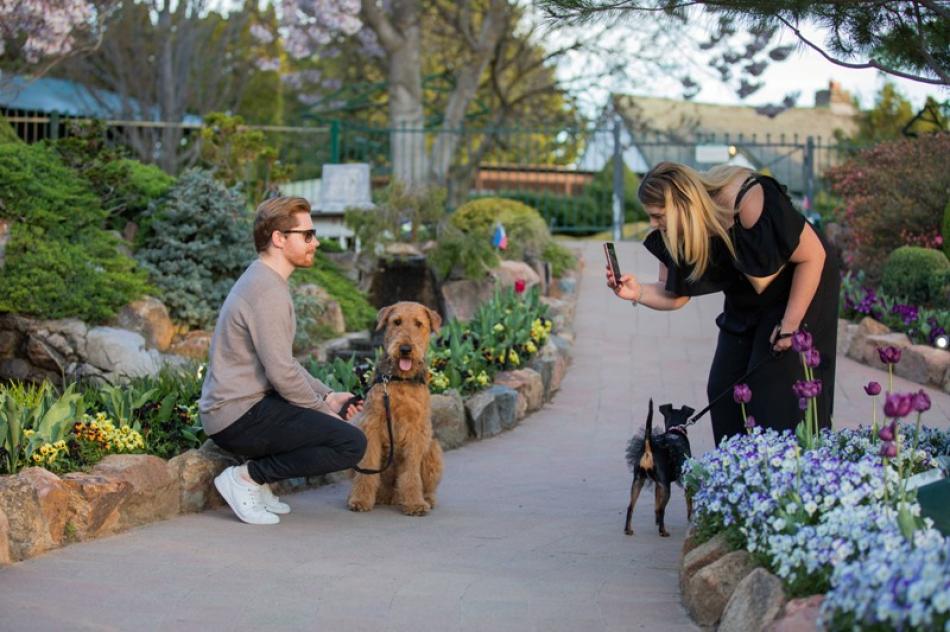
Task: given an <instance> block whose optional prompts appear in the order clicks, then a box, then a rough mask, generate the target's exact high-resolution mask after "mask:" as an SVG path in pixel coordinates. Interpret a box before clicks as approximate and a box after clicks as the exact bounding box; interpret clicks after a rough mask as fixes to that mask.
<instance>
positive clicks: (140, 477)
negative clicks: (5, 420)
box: [0, 275, 576, 564]
mask: <svg viewBox="0 0 950 632" xmlns="http://www.w3.org/2000/svg"><path fill="white" fill-rule="evenodd" d="M568 276H569V277H570V280H566V281H565V282H564V283H562V284H561V287H562V288H567V290H565V291H564V293H563V294H562V297H561V299H559V300H558V301H557V303H554V302H550V301H548V302H549V303H550V304H551V306H553V307H547V306H546V309H550V310H551V311H550V312H547V313H550V315H551V316H552V320H550V322H551V323H552V324H553V322H555V320H556V321H557V322H559V323H560V326H561V327H563V333H564V337H560V336H557V335H550V334H549V332H550V326H549V328H548V329H547V331H545V332H543V334H544V335H543V344H542V346H541V348H540V349H537V350H536V353H534V354H532V355H533V356H534V357H532V358H531V359H530V360H528V359H527V355H525V360H524V361H523V362H522V361H518V362H513V361H512V356H511V354H510V352H511V351H512V349H513V348H521V347H511V345H522V346H524V345H527V344H528V343H529V342H530V341H532V340H537V338H533V337H532V334H539V333H540V332H539V331H538V330H537V323H536V322H535V323H534V328H533V329H532V328H531V327H529V328H528V330H527V332H521V331H520V330H519V331H517V332H516V331H512V332H511V334H512V336H513V337H510V338H504V337H503V339H504V340H506V341H507V342H508V343H510V345H509V346H508V347H505V353H504V356H505V357H504V361H502V362H499V360H498V358H495V363H494V370H492V371H491V377H490V379H488V382H487V383H485V384H482V380H480V379H479V377H480V375H481V374H482V373H483V372H484V369H483V368H480V367H479V365H478V364H473V366H472V370H471V371H469V372H467V373H465V372H462V373H459V374H458V375H456V376H454V377H452V378H446V379H445V380H444V381H443V384H442V386H440V387H438V388H434V389H433V390H437V391H440V392H437V393H434V394H433V396H432V423H433V429H434V432H435V435H436V437H437V438H438V439H439V441H440V443H441V444H442V446H443V448H444V449H447V450H448V449H453V448H456V447H459V446H460V445H462V444H463V443H465V442H466V441H468V440H473V439H474V440H477V439H483V438H487V437H491V436H494V435H497V434H499V433H500V432H502V431H504V430H507V429H511V428H513V427H515V426H516V425H517V424H518V423H519V421H520V420H521V419H523V418H524V417H525V416H526V415H527V414H529V413H530V412H532V411H534V410H537V409H539V408H540V407H541V406H542V405H543V403H544V402H545V401H547V400H549V399H550V398H551V397H552V396H553V395H554V393H555V392H556V391H557V390H558V388H559V386H560V382H561V379H562V378H563V376H564V373H565V371H566V367H567V364H568V362H569V359H570V347H571V341H572V339H573V337H572V336H571V335H570V329H569V328H570V320H571V318H572V317H573V311H574V310H573V306H574V301H576V293H575V292H574V291H573V290H574V288H575V283H574V278H575V277H574V276H573V275H568ZM568 290H569V291H568ZM525 299H526V300H528V297H525ZM533 300H541V301H546V300H547V299H537V298H535V299H533ZM512 311H517V310H512ZM496 316H497V315H496ZM505 316H510V314H505ZM499 323H507V324H510V323H509V321H506V320H504V319H502V320H501V321H499ZM499 323H496V324H499ZM512 329H514V327H512ZM495 333H500V332H495ZM522 335H523V339H522ZM500 348H501V347H499V349H500ZM523 353H524V352H523ZM498 355H501V354H500V353H499V354H498ZM434 361H438V358H434ZM338 362H341V361H339V360H338ZM350 368H351V369H352V367H350ZM486 375H487V374H486ZM200 377H201V374H200V373H198V374H197V375H194V376H193V380H192V381H191V386H192V392H190V394H189V395H188V398H189V399H190V400H191V405H190V406H183V403H182V402H178V401H177V399H169V400H168V401H165V400H164V399H163V400H162V401H161V403H158V402H156V403H154V404H148V403H147V402H132V401H128V397H130V396H131V394H130V393H131V392H130V391H129V390H125V391H123V390H122V389H121V388H120V389H114V390H113V391H111V394H110V395H109V396H108V397H106V398H105V399H107V400H109V401H111V402H112V404H110V405H111V408H109V410H110V415H109V416H106V415H105V414H104V413H103V414H101V416H100V417H96V416H91V417H90V418H89V419H86V421H85V422H83V423H84V425H83V427H82V429H81V431H82V432H83V433H87V434H83V436H82V437H79V439H80V440H81V441H80V442H82V441H85V443H84V444H83V445H85V447H84V449H86V450H89V449H93V448H95V447H96V446H99V447H98V448H96V449H102V448H103V446H105V443H104V442H111V443H114V442H115V441H116V440H121V441H122V442H124V443H123V444H122V445H123V446H124V448H123V449H125V448H127V450H126V451H127V452H129V453H122V454H115V453H112V454H108V455H106V456H105V457H104V458H101V460H97V461H96V462H95V464H94V465H92V466H91V467H88V468H87V471H64V469H67V470H68V468H69V464H70V463H71V461H70V459H72V458H74V457H75V450H67V449H66V446H65V442H62V443H60V442H43V443H34V444H33V448H36V449H35V450H32V451H31V452H30V455H29V458H28V461H29V462H30V463H33V464H35V465H34V466H32V467H27V468H25V469H22V470H21V471H20V472H19V473H18V474H15V475H8V476H0V564H9V563H12V562H17V561H20V560H24V559H28V558H30V557H34V556H36V555H39V554H42V553H44V552H46V551H49V550H52V549H55V548H58V547H61V546H64V545H66V544H69V543H71V542H77V541H84V540H90V539H95V538H99V537H103V536H107V535H111V534H114V533H117V532H120V531H123V530H126V529H129V528H131V527H135V526H138V525H142V524H147V523H149V522H154V521H157V520H164V519H167V518H170V517H172V516H175V515H177V514H182V513H190V512H198V511H203V510H205V509H208V508H213V507H217V506H220V505H222V504H223V502H222V501H221V499H220V497H219V496H218V494H217V492H216V491H214V490H213V480H214V477H215V476H216V475H217V474H218V473H220V472H221V471H222V470H223V469H224V468H225V467H227V466H228V465H232V464H235V463H237V462H238V460H237V458H236V457H234V456H233V455H230V454H228V453H225V452H223V451H221V450H220V449H218V448H217V447H216V446H215V445H214V443H213V442H212V441H210V440H205V441H204V443H201V441H200V438H201V434H200V425H198V424H197V417H196V413H195V410H194V402H193V400H194V399H195V398H196V397H197V393H196V392H194V388H193V387H195V386H198V387H200ZM453 380H454V381H455V382H454V383H453ZM331 386H332V385H331ZM453 386H456V387H457V388H453ZM486 386H487V388H485V387H486ZM67 394H68V393H67ZM154 394H155V393H152V394H151V395H154ZM123 397H125V399H123ZM57 401H60V400H57ZM69 401H72V400H69V399H67V400H66V404H67V405H66V407H65V410H58V411H57V405H55V403H54V405H52V406H46V407H45V408H43V410H44V411H45V412H44V414H43V415H42V416H43V418H44V419H46V420H47V421H48V422H49V423H50V424H55V423H65V422H66V421H67V420H70V419H71V415H70V412H72V413H73V414H75V410H72V411H70V409H69V406H68V403H69ZM149 401H151V400H149ZM47 403H49V402H47ZM143 406H157V407H160V408H162V409H163V410H164V409H165V408H167V410H168V412H169V415H168V416H167V419H169V420H171V421H173V422H174V427H175V428H177V431H178V432H179V433H184V434H183V436H180V437H177V443H176V444H175V445H188V443H189V442H192V444H193V445H194V446H195V447H192V448H191V449H187V450H186V451H184V452H183V453H181V454H177V455H174V456H172V455H171V454H169V456H171V458H169V459H168V460H166V459H164V458H160V457H159V456H156V455H154V454H141V453H134V452H141V451H142V450H141V449H142V446H143V445H144V444H145V443H146V442H148V443H149V445H150V446H151V445H153V441H154V440H155V439H156V437H155V436H149V435H148V434H147V433H148V432H155V430H156V428H155V426H154V425H153V426H149V427H143V426H142V425H141V424H138V425H137V426H136V425H135V424H132V423H128V422H129V420H130V419H131V418H132V414H133V411H134V410H138V409H140V408H142V407H143ZM51 411H52V412H51ZM153 412H154V411H153ZM171 413H174V414H175V415H177V417H175V418H174V419H172V417H171ZM24 414H27V415H29V414H31V413H30V412H29V411H26V412H24ZM122 415H125V420H126V423H124V424H123V423H116V424H112V423H111V421H110V418H115V419H118V418H119V417H121V416H122ZM93 423H95V425H93ZM9 429H10V426H7V428H6V429H5V430H6V431H7V432H8V431H9ZM166 430H167V429H166ZM39 432H40V433H43V432H46V430H40V431H39ZM73 432H76V430H75V429H74V431H73ZM0 435H5V432H0ZM87 435H88V436H87ZM143 435H144V436H145V438H143ZM35 436H38V435H35ZM163 436H164V435H163ZM27 440H32V436H31V437H27ZM163 445H166V448H167V450H168V451H170V452H175V450H174V448H173V446H172V445H171V444H167V443H166V444H163ZM199 446H200V447H199ZM109 449H114V448H112V447H110V448H109ZM5 456H6V457H9V455H8V454H7V455H5ZM93 456H95V455H93ZM60 459H63V460H60ZM39 465H46V466H47V467H50V468H52V469H54V470H56V471H58V472H61V475H57V474H56V473H53V472H51V471H49V470H48V469H44V467H39ZM346 476H347V475H346V473H339V472H338V473H335V474H332V475H328V476H322V477H315V478H310V479H291V480H287V481H282V482H281V483H279V484H278V485H276V486H275V490H274V491H275V493H277V494H287V493H290V492H294V491H298V490H301V489H307V488H311V487H315V486H320V485H324V484H327V483H328V482H337V481H340V480H342V479H344V478H345V477H346Z"/></svg>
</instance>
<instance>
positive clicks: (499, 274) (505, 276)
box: [490, 260, 541, 290]
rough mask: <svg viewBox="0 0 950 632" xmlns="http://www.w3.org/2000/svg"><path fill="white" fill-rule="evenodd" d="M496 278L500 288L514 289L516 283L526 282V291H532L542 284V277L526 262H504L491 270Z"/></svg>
mask: <svg viewBox="0 0 950 632" xmlns="http://www.w3.org/2000/svg"><path fill="white" fill-rule="evenodd" d="M490 274H491V275H492V276H493V277H495V280H496V281H497V284H498V287H501V288H509V287H514V286H515V282H516V281H524V284H525V289H526V290H527V289H530V288H532V287H534V286H535V285H538V284H539V283H540V282H541V277H540V276H538V273H537V272H535V271H534V268H532V267H531V266H530V265H528V264H527V263H525V262H524V261H508V260H503V261H502V262H501V263H500V264H498V266H496V267H494V268H492V269H491V270H490Z"/></svg>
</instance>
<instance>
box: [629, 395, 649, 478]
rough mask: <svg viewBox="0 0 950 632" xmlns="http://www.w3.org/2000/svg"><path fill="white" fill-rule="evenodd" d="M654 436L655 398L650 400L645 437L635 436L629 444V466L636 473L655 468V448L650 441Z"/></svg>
mask: <svg viewBox="0 0 950 632" xmlns="http://www.w3.org/2000/svg"><path fill="white" fill-rule="evenodd" d="M652 436H653V398H652V397H651V398H650V409H649V412H648V413H647V425H646V427H645V428H644V430H643V436H642V437H641V436H639V435H634V437H633V438H632V439H630V443H628V444H627V465H629V466H630V469H631V470H632V471H634V472H636V471H637V468H638V467H642V468H643V469H645V470H649V469H652V468H653V446H652V444H651V443H650V439H651V438H652Z"/></svg>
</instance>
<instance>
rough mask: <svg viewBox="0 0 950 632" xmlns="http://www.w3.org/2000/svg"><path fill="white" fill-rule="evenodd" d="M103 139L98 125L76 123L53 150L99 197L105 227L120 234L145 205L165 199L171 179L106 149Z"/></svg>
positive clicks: (104, 135) (137, 218) (136, 219)
mask: <svg viewBox="0 0 950 632" xmlns="http://www.w3.org/2000/svg"><path fill="white" fill-rule="evenodd" d="M107 137H108V134H107V130H106V127H105V124H104V123H102V122H101V121H93V122H84V123H82V124H78V123H77V124H74V125H73V127H72V129H71V130H70V134H69V136H67V137H65V138H63V139H61V140H58V141H56V142H55V143H53V147H54V148H55V149H56V153H58V154H59V157H60V158H61V159H62V161H63V163H64V164H65V165H66V166H68V167H69V168H71V169H73V170H74V171H75V172H76V173H78V174H79V175H80V176H82V178H83V179H84V180H86V182H87V183H88V185H89V188H90V189H91V190H92V191H93V192H94V193H95V194H96V195H97V196H98V197H99V200H100V206H101V207H102V208H103V209H104V210H105V212H106V214H107V216H108V217H107V219H106V226H107V227H108V228H113V229H116V230H123V229H124V228H125V225H126V223H128V222H139V221H140V216H141V214H142V213H143V212H144V211H145V210H146V209H147V208H148V205H149V203H150V202H151V201H152V200H155V199H158V198H161V197H162V196H163V195H165V194H166V193H167V192H168V190H169V189H170V188H171V187H172V185H173V184H174V183H175V179H174V178H173V177H172V176H170V175H168V174H166V173H165V172H164V171H162V170H161V169H159V168H158V167H156V166H155V165H146V164H143V163H141V162H138V161H137V160H131V159H129V158H126V157H125V152H123V151H122V150H120V149H116V148H115V147H113V146H111V145H109V143H108V142H107Z"/></svg>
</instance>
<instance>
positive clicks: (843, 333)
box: [837, 316, 950, 393]
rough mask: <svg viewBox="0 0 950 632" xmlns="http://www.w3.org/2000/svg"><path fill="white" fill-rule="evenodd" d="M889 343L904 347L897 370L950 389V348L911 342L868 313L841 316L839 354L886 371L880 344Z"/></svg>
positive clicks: (921, 381)
mask: <svg viewBox="0 0 950 632" xmlns="http://www.w3.org/2000/svg"><path fill="white" fill-rule="evenodd" d="M886 346H894V347H898V348H900V349H901V361H900V362H898V363H897V364H895V365H894V373H895V374H897V375H898V376H900V377H902V378H905V379H907V380H910V381H911V382H916V383H918V384H923V385H926V386H932V387H935V388H939V389H942V390H943V391H944V392H945V393H950V351H947V350H945V349H937V348H936V347H931V346H930V345H915V344H912V343H911V341H910V338H908V337H907V335H906V334H903V333H895V332H892V331H891V330H890V329H889V328H888V327H887V325H885V324H883V323H880V322H878V321H876V320H874V319H873V318H871V317H870V316H865V317H864V318H862V319H861V322H859V323H852V322H850V321H848V320H845V319H838V350H837V351H838V353H839V354H841V355H845V356H847V357H849V358H851V359H852V360H856V361H857V362H860V363H862V364H865V365H867V366H870V367H874V368H875V369H881V370H882V371H886V370H887V367H886V366H885V365H884V363H882V362H881V359H880V358H879V357H878V353H877V350H878V348H879V347H886Z"/></svg>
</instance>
